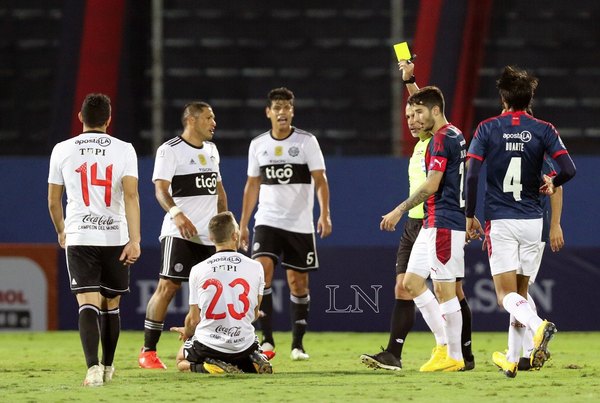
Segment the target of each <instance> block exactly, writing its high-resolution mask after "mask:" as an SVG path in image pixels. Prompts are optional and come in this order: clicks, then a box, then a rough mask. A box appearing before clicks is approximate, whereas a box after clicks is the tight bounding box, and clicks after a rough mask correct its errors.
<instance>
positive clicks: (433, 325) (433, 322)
mask: <svg viewBox="0 0 600 403" xmlns="http://www.w3.org/2000/svg"><path fill="white" fill-rule="evenodd" d="M413 301H414V302H415V305H416V306H417V308H419V311H421V315H423V319H425V323H427V326H429V329H431V332H432V333H433V335H434V336H435V342H436V344H437V345H438V346H439V345H444V344H446V343H447V340H446V334H445V332H444V318H443V317H442V312H441V311H440V304H438V301H437V299H435V295H433V293H432V292H431V290H430V289H427V291H425V292H424V293H423V294H421V295H419V296H418V297H416V298H413Z"/></svg>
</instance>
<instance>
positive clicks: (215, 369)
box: [202, 358, 243, 374]
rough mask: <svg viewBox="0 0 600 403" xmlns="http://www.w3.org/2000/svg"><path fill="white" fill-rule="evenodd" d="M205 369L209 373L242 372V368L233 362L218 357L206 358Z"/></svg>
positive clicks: (203, 365)
mask: <svg viewBox="0 0 600 403" xmlns="http://www.w3.org/2000/svg"><path fill="white" fill-rule="evenodd" d="M202 367H203V368H204V371H206V372H207V373H209V374H242V373H243V372H242V370H240V369H239V368H238V367H236V366H235V365H233V364H230V363H228V362H225V361H221V360H217V359H216V358H206V359H205V360H204V363H203V364H202Z"/></svg>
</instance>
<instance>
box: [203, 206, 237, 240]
mask: <svg viewBox="0 0 600 403" xmlns="http://www.w3.org/2000/svg"><path fill="white" fill-rule="evenodd" d="M234 231H235V217H234V216H233V213H232V212H231V211H223V212H221V213H219V214H217V215H216V216H214V217H213V218H211V219H210V221H209V222H208V233H209V235H210V238H211V239H212V241H213V242H214V243H217V244H220V243H225V242H227V241H229V240H230V239H231V235H232V234H233V232H234Z"/></svg>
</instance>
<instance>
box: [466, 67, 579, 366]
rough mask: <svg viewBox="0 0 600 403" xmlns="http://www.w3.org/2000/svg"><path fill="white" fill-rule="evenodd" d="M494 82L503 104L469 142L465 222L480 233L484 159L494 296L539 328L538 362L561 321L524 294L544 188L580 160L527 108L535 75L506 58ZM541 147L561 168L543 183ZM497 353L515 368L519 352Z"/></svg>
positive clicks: (470, 232) (519, 334)
mask: <svg viewBox="0 0 600 403" xmlns="http://www.w3.org/2000/svg"><path fill="white" fill-rule="evenodd" d="M496 86H497V88H498V90H499V92H500V97H501V100H502V105H503V107H504V109H505V110H506V112H505V113H502V114H501V115H499V116H496V117H493V118H490V119H487V120H484V121H483V122H481V123H480V124H479V126H478V127H477V130H476V132H475V135H474V137H473V140H472V142H471V145H470V147H469V153H468V156H469V158H470V159H469V169H468V173H467V182H466V186H467V187H466V216H467V227H466V229H467V233H468V235H469V237H470V238H474V237H477V236H478V235H479V234H480V233H481V229H482V228H481V224H480V223H479V221H478V220H477V218H475V207H476V199H477V181H478V176H479V171H480V169H481V166H482V164H483V161H484V160H485V161H486V162H487V178H486V183H487V188H486V197H485V220H486V229H485V236H486V246H487V250H488V256H489V260H490V268H491V272H492V276H493V279H494V285H495V288H496V296H497V299H498V303H499V305H501V306H503V307H504V308H505V309H506V310H507V311H508V312H509V313H510V314H511V315H514V317H515V318H516V320H517V321H518V322H519V323H521V324H523V325H525V326H527V327H529V328H531V329H535V336H534V345H535V348H534V352H533V353H532V365H534V366H541V365H543V363H544V361H545V360H546V359H547V356H548V353H547V345H548V342H549V341H550V340H551V339H552V337H553V335H554V333H555V332H556V326H555V325H554V324H553V323H552V322H548V321H546V320H542V319H541V318H540V317H539V316H538V315H537V314H536V312H535V311H534V310H533V309H532V308H531V306H530V305H529V303H528V302H527V299H526V298H527V289H528V283H529V277H530V276H531V275H532V274H534V273H535V272H536V267H535V266H536V265H535V258H536V256H538V251H539V244H540V239H541V232H542V207H541V203H540V194H539V193H540V191H543V192H548V193H554V191H555V188H556V187H559V186H560V185H562V184H563V183H565V182H567V181H568V180H569V179H571V178H572V177H573V176H574V175H575V165H574V164H573V161H572V160H571V158H570V157H569V154H568V152H567V149H566V148H565V146H564V144H563V143H562V141H561V140H560V137H559V135H558V132H557V131H556V129H555V128H554V126H552V124H550V123H548V122H544V121H542V120H538V119H535V118H533V117H532V116H530V115H529V114H527V113H526V112H525V110H526V109H527V108H528V107H529V105H530V104H531V100H532V98H533V93H534V91H535V89H536V87H537V79H536V78H535V77H532V76H531V75H529V74H528V73H527V72H525V71H523V70H519V69H517V68H514V67H511V66H507V67H505V68H504V71H503V73H502V75H501V76H500V78H499V79H498V81H497V82H496ZM544 154H548V155H550V156H551V157H552V158H553V159H554V160H555V161H556V163H557V165H558V166H559V168H560V171H559V173H558V175H556V176H555V177H554V178H549V177H547V176H544V184H543V185H542V186H541V187H540V185H541V183H540V178H539V174H540V172H541V170H542V163H543V159H544ZM524 332H525V328H524V327H519V328H518V329H517V332H516V333H517V335H516V336H515V337H517V339H518V340H519V342H520V340H521V339H522V338H523V334H524ZM493 358H494V363H495V364H496V365H498V366H499V367H500V368H501V369H502V370H503V372H504V373H505V375H507V376H509V377H514V376H516V373H517V362H518V360H519V357H518V353H516V352H510V351H509V355H508V356H507V357H505V359H503V360H502V359H500V357H496V356H494V357H493Z"/></svg>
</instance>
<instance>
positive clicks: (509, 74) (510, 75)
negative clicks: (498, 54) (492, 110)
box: [496, 66, 538, 111]
mask: <svg viewBox="0 0 600 403" xmlns="http://www.w3.org/2000/svg"><path fill="white" fill-rule="evenodd" d="M537 85H538V79H537V77H534V76H533V75H531V74H529V73H528V72H527V71H525V70H522V69H520V68H518V67H515V66H505V67H504V70H503V71H502V74H500V78H498V80H497V81H496V88H498V92H499V93H500V97H501V98H502V101H503V102H504V103H506V104H507V106H508V107H509V109H510V108H512V109H513V110H519V111H521V110H525V109H527V108H528V107H530V106H531V100H532V99H533V94H534V93H535V90H536V88H537Z"/></svg>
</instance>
